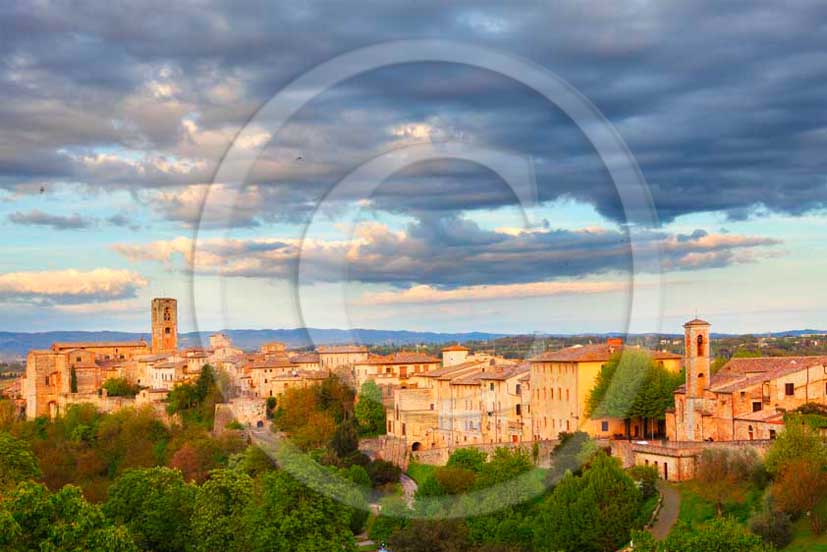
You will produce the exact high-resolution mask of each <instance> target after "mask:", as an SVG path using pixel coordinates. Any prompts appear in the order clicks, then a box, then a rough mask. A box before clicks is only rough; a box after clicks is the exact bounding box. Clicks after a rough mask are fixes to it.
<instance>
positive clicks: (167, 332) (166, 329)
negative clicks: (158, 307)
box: [164, 327, 172, 335]
mask: <svg viewBox="0 0 827 552" xmlns="http://www.w3.org/2000/svg"><path fill="white" fill-rule="evenodd" d="M164 333H165V334H167V335H169V334H171V333H172V328H170V327H166V328H164Z"/></svg>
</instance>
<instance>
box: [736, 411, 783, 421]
mask: <svg viewBox="0 0 827 552" xmlns="http://www.w3.org/2000/svg"><path fill="white" fill-rule="evenodd" d="M735 419H736V420H745V421H748V422H767V423H771V424H783V423H784V413H783V412H779V411H778V410H776V409H774V408H772V409H770V408H768V409H767V410H759V411H758V412H749V413H747V414H741V415H739V416H736V418H735Z"/></svg>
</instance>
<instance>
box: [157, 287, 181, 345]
mask: <svg viewBox="0 0 827 552" xmlns="http://www.w3.org/2000/svg"><path fill="white" fill-rule="evenodd" d="M177 350H178V301H176V300H175V299H172V298H169V297H156V298H155V299H153V300H152V353H153V354H160V353H174V352H175V351H177Z"/></svg>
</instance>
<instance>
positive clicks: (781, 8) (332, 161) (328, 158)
mask: <svg viewBox="0 0 827 552" xmlns="http://www.w3.org/2000/svg"><path fill="white" fill-rule="evenodd" d="M364 14H370V17H365V16H364ZM826 16H827V5H824V4H823V3H821V2H794V3H792V4H791V5H790V4H780V3H774V2H733V3H726V4H720V3H717V2H715V3H713V2H693V3H689V2H686V3H670V4H668V5H667V4H665V3H650V4H648V5H645V4H643V3H635V4H624V5H620V4H618V5H614V4H608V3H605V2H571V3H562V4H556V5H555V6H554V7H548V6H547V5H546V3H536V4H533V5H529V4H521V5H520V6H519V7H514V6H509V7H503V6H500V5H498V4H494V3H492V4H490V5H485V4H483V3H479V2H467V3H451V4H449V5H446V4H445V3H442V2H417V3H414V4H410V5H406V4H404V3H399V4H396V5H393V4H391V3H389V2H368V3H360V6H359V9H353V7H352V6H350V5H347V4H332V5H330V4H323V3H313V2H310V3H304V4H302V5H300V6H297V5H295V4H291V3H282V4H269V3H268V4H264V3H244V4H243V5H240V4H238V3H231V2H219V3H216V4H215V5H213V6H211V7H210V8H205V7H204V6H203V5H202V4H200V3H192V4H189V3H179V2H176V3H169V2H165V3H160V2H147V3H142V4H137V3H133V4H130V5H118V6H117V7H115V6H109V5H106V4H103V5H101V4H100V3H73V4H72V5H66V4H61V3H55V4H54V5H48V4H43V3H38V4H22V3H7V4H5V5H4V6H2V7H0V19H2V32H0V50H1V51H2V65H1V66H0V93H1V94H2V97H3V99H4V101H3V102H2V103H0V128H3V129H4V131H3V133H2V134H1V135H0V186H4V187H7V188H20V187H25V186H26V185H30V184H31V183H33V182H51V181H56V182H57V181H59V182H70V183H80V184H83V185H85V186H89V187H91V188H97V189H99V190H109V189H112V188H123V187H128V188H130V189H133V190H141V189H148V190H156V189H158V190H163V193H164V194H165V195H164V196H163V198H161V199H160V200H159V203H158V204H159V205H160V207H159V210H160V212H161V214H162V215H163V216H166V217H168V218H170V219H172V220H179V221H186V222H188V223H192V215H193V213H194V211H193V210H192V209H190V208H189V205H188V204H187V201H188V198H191V197H194V196H197V194H194V193H193V192H192V190H190V189H188V188H186V187H187V186H192V185H201V184H204V183H205V182H208V181H209V180H210V178H211V175H212V174H213V171H214V169H215V166H216V163H217V161H218V159H220V157H221V155H222V154H223V152H224V151H225V149H226V147H227V146H228V144H229V142H230V140H231V139H232V137H233V136H234V135H235V131H236V130H237V129H238V128H239V126H240V125H242V124H243V123H244V122H245V121H246V120H247V119H248V118H249V117H250V116H251V115H252V114H253V113H254V112H255V110H256V108H257V107H258V106H260V105H261V103H262V102H264V101H266V100H267V99H268V98H269V97H271V96H272V95H273V94H274V93H275V92H276V91H278V90H279V89H280V88H281V87H283V86H284V85H285V84H287V83H288V82H289V81H290V80H291V79H293V78H295V77H296V76H297V75H300V74H301V73H303V72H304V71H306V70H307V69H309V68H311V67H313V66H315V65H317V64H318V63H321V62H324V61H326V60H327V59H329V58H330V57H332V56H334V55H337V54H340V53H343V52H346V51H349V50H351V49H353V48H356V47H360V46H365V45H369V44H374V43H377V42H381V41H384V40H391V39H401V38H419V37H428V38H433V37H438V38H448V39H454V40H461V41H467V42H470V43H474V44H480V45H483V46H487V47H492V48H496V49H500V50H503V51H506V52H511V53H514V54H516V55H520V56H524V57H526V58H529V59H531V60H533V61H535V62H537V63H540V64H542V65H544V66H545V67H547V68H549V69H550V70H552V71H554V72H555V73H557V74H558V75H560V76H561V77H563V78H565V79H566V80H568V81H569V82H571V83H572V84H573V85H574V86H575V87H576V88H577V89H579V90H580V91H581V92H582V93H584V94H585V95H586V96H587V97H588V98H590V99H591V100H592V101H593V102H594V103H595V104H596V105H597V107H598V108H599V109H600V110H601V111H602V112H603V113H604V114H605V115H606V116H607V117H608V119H609V120H610V121H611V122H612V123H614V124H615V125H616V126H617V128H618V130H619V132H620V133H621V135H622V136H623V138H624V139H625V140H626V142H627V143H628V145H629V146H630V148H631V150H632V152H633V153H634V155H635V156H636V158H637V160H638V161H639V163H640V165H641V168H642V170H643V172H644V175H645V176H646V178H647V180H648V182H649V184H650V186H651V190H652V195H653V198H654V201H655V204H656V206H657V209H658V215H659V217H660V219H661V220H664V221H669V220H671V219H673V218H674V217H676V216H679V215H682V214H686V213H693V212H700V211H722V212H726V213H728V214H729V215H730V216H731V217H733V218H743V217H745V216H751V215H752V214H753V213H754V212H756V210H761V209H762V208H763V209H768V210H773V211H779V212H785V213H791V214H801V213H804V212H807V211H810V210H813V209H820V208H823V207H824V206H825V202H827V179H825V178H824V174H825V169H827V167H825V164H827V162H825V160H824V159H825V157H824V155H823V152H824V149H825V147H826V146H827V115H826V114H825V110H824V109H823V101H824V97H825V95H827V65H825V64H824V63H823V52H824V47H825V45H827V27H825V26H824V25H823V24H822V22H823V21H824V20H825V19H827V17H826ZM411 124H427V125H428V129H429V133H428V134H427V135H423V134H421V133H418V131H417V130H416V129H414V130H413V131H411V132H410V133H408V134H406V131H405V128H406V125H411ZM428 139H432V140H463V141H467V142H471V143H474V144H480V145H485V146H490V147H496V148H501V149H504V150H508V151H514V152H518V153H521V154H524V155H528V156H531V157H532V158H533V159H534V160H535V165H536V174H537V184H538V192H539V199H540V200H541V201H552V200H555V199H558V198H561V197H563V198H574V199H577V200H579V201H583V202H587V203H590V204H592V205H594V206H595V208H596V209H597V210H598V211H599V212H600V213H602V214H603V215H604V216H606V217H609V218H611V219H613V220H616V221H623V220H624V219H625V214H624V213H623V211H622V209H621V208H620V204H619V201H618V198H617V194H616V193H615V192H614V191H613V189H612V185H611V182H610V181H609V179H608V176H607V174H606V172H605V170H604V169H603V166H602V163H601V161H600V159H599V158H598V156H597V155H596V154H595V152H594V151H593V149H592V147H591V146H590V145H589V144H588V142H587V141H586V140H585V139H584V138H583V136H582V133H580V132H579V130H578V129H577V128H576V127H575V126H574V125H573V124H572V123H571V122H570V121H568V120H567V118H566V117H565V116H564V115H563V114H561V113H560V112H559V111H558V110H556V108H554V107H553V106H549V105H548V104H547V102H546V101H545V100H544V99H543V98H540V97H539V96H538V95H537V94H535V93H533V92H531V91H529V90H527V89H525V88H524V87H522V86H521V85H519V84H517V83H514V82H512V81H509V80H508V79H505V78H503V77H501V76H497V75H493V74H490V73H488V72H486V71H482V70H476V69H469V68H460V67H456V66H446V65H440V64H420V65H410V66H400V67H391V68H387V69H383V70H378V71H375V72H372V73H370V74H367V75H364V76H362V77H359V78H356V79H353V80H352V81H349V82H347V83H345V84H343V85H342V86H340V87H338V88H337V89H335V90H333V91H330V92H329V93H327V94H325V95H323V96H322V97H321V98H319V99H318V100H317V101H314V102H313V103H311V104H310V105H308V106H307V108H306V109H305V110H303V111H302V112H301V113H300V114H299V115H298V116H297V117H296V118H295V120H294V121H293V122H292V123H291V124H290V125H288V127H287V128H286V129H285V130H284V132H282V133H280V134H279V135H278V136H276V137H275V138H274V141H273V147H272V148H269V149H268V150H267V151H266V152H265V153H264V155H262V156H261V157H260V158H259V159H258V163H257V165H256V168H255V170H254V171H253V174H252V175H251V179H252V180H253V181H254V182H255V183H257V184H259V185H260V187H261V188H260V190H261V191H260V192H259V197H258V200H257V201H256V202H254V203H251V204H250V206H249V209H248V210H247V211H245V212H244V213H243V215H242V216H239V217H226V219H225V220H227V221H229V224H238V225H242V226H252V225H255V224H257V223H260V222H263V221H288V222H296V221H299V220H302V218H303V217H306V216H307V214H308V213H309V212H310V211H311V210H312V206H313V203H314V201H316V200H317V199H318V198H319V197H320V196H321V195H322V194H323V193H324V192H325V191H326V190H327V189H329V188H330V187H331V186H333V185H334V184H335V183H336V182H337V181H338V180H339V179H341V178H342V177H343V176H345V175H346V174H347V173H348V172H349V171H351V170H352V169H353V168H354V167H355V166H358V165H359V164H360V163H363V162H365V161H366V160H368V159H370V158H371V157H373V156H375V155H377V154H379V153H381V152H383V151H386V150H387V149H388V148H390V147H398V146H399V145H400V144H405V143H411V142H416V141H417V140H419V141H421V140H428ZM299 157H301V158H302V159H303V161H302V163H301V165H300V166H299V164H298V163H295V162H293V163H288V162H287V160H290V161H295V160H296V159H298V158H299ZM443 171H444V172H443ZM513 202H514V197H513V195H512V194H511V193H510V192H508V190H507V188H505V187H504V186H503V185H502V182H499V181H498V179H497V178H496V176H495V175H492V174H490V172H488V171H486V170H484V169H479V168H469V167H465V168H463V169H462V170H457V169H455V168H451V167H449V166H448V165H446V164H440V163H434V164H432V165H430V166H428V165H426V166H424V167H419V168H417V169H416V170H411V171H404V172H403V173H402V174H400V175H397V177H395V178H393V179H391V180H390V181H389V182H388V183H387V185H386V186H385V187H384V188H383V189H382V191H381V192H380V193H379V194H377V195H376V196H375V198H374V205H375V207H377V208H379V209H385V210H389V211H395V212H410V211H413V212H417V213H422V212H425V213H427V212H434V211H461V210H472V209H481V208H491V207H496V206H500V205H503V204H511V203H513Z"/></svg>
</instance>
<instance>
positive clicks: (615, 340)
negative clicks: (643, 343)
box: [606, 337, 623, 353]
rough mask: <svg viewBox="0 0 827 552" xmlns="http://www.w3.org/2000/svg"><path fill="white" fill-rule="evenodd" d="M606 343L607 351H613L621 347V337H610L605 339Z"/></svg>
mask: <svg viewBox="0 0 827 552" xmlns="http://www.w3.org/2000/svg"><path fill="white" fill-rule="evenodd" d="M606 345H608V346H609V352H610V353H614V352H615V351H616V350H617V349H619V348H620V347H623V339H622V338H620V337H610V338H609V339H607V340H606Z"/></svg>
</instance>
